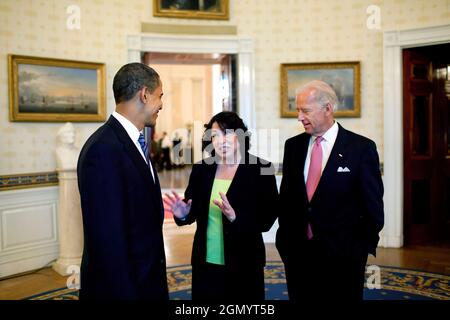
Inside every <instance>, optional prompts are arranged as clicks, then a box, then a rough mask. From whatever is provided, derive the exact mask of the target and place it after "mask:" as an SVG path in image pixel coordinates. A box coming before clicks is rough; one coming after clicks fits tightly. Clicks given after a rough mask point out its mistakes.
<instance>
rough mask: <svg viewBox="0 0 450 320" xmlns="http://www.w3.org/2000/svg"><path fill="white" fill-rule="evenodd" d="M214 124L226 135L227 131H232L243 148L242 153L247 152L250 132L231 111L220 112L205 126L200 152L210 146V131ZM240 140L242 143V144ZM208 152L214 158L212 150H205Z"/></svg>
mask: <svg viewBox="0 0 450 320" xmlns="http://www.w3.org/2000/svg"><path fill="white" fill-rule="evenodd" d="M214 122H217V124H218V125H219V127H220V129H221V130H222V131H223V132H224V133H226V131H227V130H233V131H235V132H236V133H237V134H238V139H239V142H240V145H241V148H242V147H244V149H243V150H244V151H245V152H248V150H249V149H250V135H251V134H250V132H249V131H248V128H247V126H246V125H245V124H244V121H243V120H242V119H241V118H240V117H239V116H238V115H237V114H236V113H235V112H231V111H222V112H219V113H218V114H216V115H215V116H213V117H212V118H211V120H209V122H208V123H207V124H205V132H204V134H203V141H202V150H205V149H206V147H208V146H210V145H211V144H212V137H211V129H212V125H213V123H214ZM242 140H243V142H244V143H242ZM207 151H210V153H211V155H212V156H214V149H211V150H207Z"/></svg>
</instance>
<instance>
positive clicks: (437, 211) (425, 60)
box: [402, 44, 450, 245]
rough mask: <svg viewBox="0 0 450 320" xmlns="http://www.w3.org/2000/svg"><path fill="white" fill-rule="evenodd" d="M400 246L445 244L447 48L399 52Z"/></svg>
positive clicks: (449, 226) (449, 182) (449, 171)
mask: <svg viewBox="0 0 450 320" xmlns="http://www.w3.org/2000/svg"><path fill="white" fill-rule="evenodd" d="M402 56H403V137H404V138H403V164H404V166H403V168H404V169H403V170H404V172H403V173H404V180H403V182H404V184H403V190H404V236H405V238H404V239H405V244H407V245H416V244H421V245H422V244H439V243H448V242H449V240H450V206H449V201H450V200H449V199H450V140H449V138H450V110H449V109H450V44H442V45H435V46H426V47H418V48H408V49H403V51H402Z"/></svg>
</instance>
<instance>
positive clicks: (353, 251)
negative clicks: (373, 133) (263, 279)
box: [276, 125, 384, 262]
mask: <svg viewBox="0 0 450 320" xmlns="http://www.w3.org/2000/svg"><path fill="white" fill-rule="evenodd" d="M309 139H310V135H309V134H306V133H303V134H300V135H297V136H295V137H293V138H290V139H289V140H287V141H286V144H285V149H284V160H283V179H282V182H281V189H280V201H281V205H282V211H281V212H280V218H279V229H278V231H277V241H276V245H277V248H278V251H279V252H280V255H281V257H282V259H283V260H284V261H285V262H286V261H289V260H297V259H299V258H301V257H300V255H301V247H302V246H303V245H304V244H305V243H306V241H307V238H306V228H307V223H308V222H309V223H310V224H311V227H312V230H313V234H314V238H315V239H316V240H318V241H320V242H321V243H323V244H324V247H325V248H326V249H325V250H326V251H327V254H329V255H330V256H336V257H344V258H345V257H349V258H351V257H354V256H361V255H364V254H365V255H367V253H371V254H373V255H375V251H376V247H377V244H378V240H379V236H378V233H379V232H380V231H381V229H382V228H383V224H384V210H383V183H382V180H381V174H380V169H379V160H378V153H377V150H376V145H375V143H374V142H373V141H371V140H369V139H367V138H365V137H363V136H360V135H357V134H355V133H353V132H350V131H348V130H345V129H344V128H342V127H341V126H340V125H339V131H338V136H337V139H336V142H335V144H334V147H333V149H332V151H331V154H330V158H329V159H328V162H327V164H326V166H325V169H324V170H323V172H322V176H321V178H320V182H319V185H318V186H317V189H316V191H315V193H314V195H313V198H312V199H311V202H309V201H308V198H307V194H306V186H305V177H304V174H303V171H304V164H305V159H306V155H307V151H308V144H309ZM339 167H341V168H342V169H344V168H345V167H347V168H348V169H349V170H350V172H338V169H339Z"/></svg>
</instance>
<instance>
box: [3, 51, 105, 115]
mask: <svg viewBox="0 0 450 320" xmlns="http://www.w3.org/2000/svg"><path fill="white" fill-rule="evenodd" d="M9 58H10V61H9V62H10V63H9V65H10V118H11V121H104V120H105V109H106V108H105V92H104V81H105V80H104V65H103V64H95V63H88V62H77V61H68V60H56V59H43V58H33V57H23V56H10V57H9Z"/></svg>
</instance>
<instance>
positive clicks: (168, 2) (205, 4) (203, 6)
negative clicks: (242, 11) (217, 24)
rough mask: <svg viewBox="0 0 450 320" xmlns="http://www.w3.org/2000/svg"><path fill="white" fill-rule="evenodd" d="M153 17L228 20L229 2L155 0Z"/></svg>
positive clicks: (222, 0)
mask: <svg viewBox="0 0 450 320" xmlns="http://www.w3.org/2000/svg"><path fill="white" fill-rule="evenodd" d="M153 16H155V17H165V18H183V19H210V20H228V19H229V0H153Z"/></svg>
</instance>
